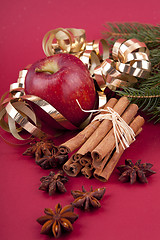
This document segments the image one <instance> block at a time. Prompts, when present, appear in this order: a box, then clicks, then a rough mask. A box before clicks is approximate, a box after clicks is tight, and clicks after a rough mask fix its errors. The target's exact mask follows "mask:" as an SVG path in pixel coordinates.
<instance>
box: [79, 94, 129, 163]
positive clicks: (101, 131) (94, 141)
mask: <svg viewBox="0 0 160 240" xmlns="http://www.w3.org/2000/svg"><path fill="white" fill-rule="evenodd" d="M129 103H130V102H129V100H128V98H127V97H121V98H120V99H119V100H118V101H117V103H116V104H115V105H114V106H113V110H114V111H116V112H117V113H118V114H119V115H121V114H122V113H123V112H124V111H125V109H126V108H127V106H128V105H129ZM93 122H94V121H93ZM112 126H113V124H112V121H111V120H109V119H105V120H103V121H102V122H101V123H100V124H99V126H98V127H97V129H96V130H95V131H94V132H93V133H92V135H91V136H90V137H89V138H88V139H87V141H86V142H85V143H84V144H83V145H82V146H81V148H80V149H79V150H78V151H77V153H76V154H75V159H77V160H78V159H79V160H80V158H81V157H82V156H83V155H85V154H86V153H87V152H92V151H93V150H94V149H95V147H96V146H97V145H98V144H99V143H100V142H101V140H102V139H103V138H104V137H105V136H106V135H107V133H108V132H109V131H110V129H111V128H112Z"/></svg>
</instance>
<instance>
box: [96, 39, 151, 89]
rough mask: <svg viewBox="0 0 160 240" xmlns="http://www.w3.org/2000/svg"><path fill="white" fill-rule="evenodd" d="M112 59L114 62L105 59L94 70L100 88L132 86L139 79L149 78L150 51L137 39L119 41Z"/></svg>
mask: <svg viewBox="0 0 160 240" xmlns="http://www.w3.org/2000/svg"><path fill="white" fill-rule="evenodd" d="M112 57H113V60H111V59H105V60H104V61H103V62H102V63H101V64H100V65H99V66H97V67H96V68H95V69H94V76H95V79H96V81H97V83H98V85H99V86H100V88H104V87H107V86H108V87H110V88H111V89H116V87H120V86H131V84H133V83H136V82H137V78H147V77H148V76H149V74H150V71H151V63H150V61H149V50H148V48H147V46H146V45H145V43H143V42H140V41H138V40H137V39H129V40H127V41H126V40H124V39H119V40H117V41H116V42H115V44H114V45H113V49H112ZM136 77H137V78H136Z"/></svg>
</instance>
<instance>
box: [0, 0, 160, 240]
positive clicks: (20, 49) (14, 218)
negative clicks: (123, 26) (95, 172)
mask: <svg viewBox="0 0 160 240" xmlns="http://www.w3.org/2000/svg"><path fill="white" fill-rule="evenodd" d="M159 9H160V3H159V0H153V1H137V0H135V1H132V2H131V1H126V0H125V1H117V0H115V1H106V0H99V1H93V0H92V1H91V0H87V1H81V2H80V1H77V2H76V1H72V0H70V1H69V0H68V1H64V0H61V1H57V0H45V1H40V0H21V1H20V0H16V1H15V0H12V1H9V0H5V1H3V2H1V7H0V32H1V37H0V54H1V55H0V81H1V88H0V95H2V94H3V93H4V92H5V91H7V90H8V89H9V85H10V84H11V83H13V82H16V79H17V77H18V72H19V70H21V69H23V68H24V67H25V66H26V65H28V64H29V63H33V62H35V61H36V60H38V59H40V58H43V57H44V53H43V51H42V47H41V42H42V38H43V36H44V35H45V33H46V32H47V31H49V30H51V29H54V28H57V27H64V28H65V27H69V28H70V27H75V28H84V29H85V30H86V35H87V40H92V39H97V38H100V37H101V36H102V35H101V33H102V31H104V24H105V23H106V22H117V21H118V22H126V21H129V22H133V21H136V22H141V23H150V24H159V23H160V15H159ZM2 133H3V132H2ZM4 136H5V134H4ZM66 138H67V136H65V137H61V138H60V139H57V140H56V143H57V144H59V143H60V142H63V141H64V140H65V139H66ZM0 141H1V142H0V146H1V150H0V151H1V154H0V161H1V163H0V213H1V217H0V236H1V239H2V240H8V239H16V240H20V239H23V240H32V239H34V240H41V239H45V240H46V239H49V237H47V236H44V235H41V234H40V228H41V226H40V225H39V224H38V223H37V222H36V219H37V218H38V217H39V216H41V215H43V210H44V208H45V207H50V208H54V206H55V204H57V203H58V202H60V203H61V204H62V205H63V206H64V205H67V204H69V203H70V202H71V201H72V200H73V199H72V196H71V194H70V191H71V189H74V190H76V189H80V188H81V186H82V185H84V186H85V188H86V189H89V188H90V186H91V185H92V186H93V188H96V187H102V186H105V187H106V194H105V196H104V198H103V199H102V200H101V204H102V207H101V208H100V209H98V210H95V211H93V212H90V213H84V212H82V211H80V210H75V211H76V212H77V213H78V214H79V219H78V220H77V221H76V222H75V223H74V231H73V232H72V233H71V234H66V235H65V236H62V237H61V238H60V239H66V240H67V239H72V240H74V239H76V240H79V239H84V240H86V239H95V240H96V239H102V240H104V239H109V240H116V239H119V240H122V239H130V240H135V239H146V240H149V239H154V240H157V239H159V235H160V204H159V202H160V191H159V185H160V176H159V173H160V170H159V169H160V159H159V147H160V125H159V124H157V125H153V122H151V123H145V126H144V129H143V131H142V133H141V134H140V136H139V137H138V138H137V140H136V142H134V144H132V146H131V147H130V148H129V149H127V150H126V151H125V153H124V155H123V156H122V157H121V159H120V162H119V163H118V165H120V164H122V163H124V160H125V158H131V159H132V160H133V161H134V162H135V161H136V160H138V159H142V162H151V163H152V164H154V166H153V170H155V171H156V172H157V173H156V174H155V175H153V176H151V177H150V178H149V179H148V180H149V183H148V184H145V185H144V184H139V183H136V184H134V185H130V184H129V183H126V184H122V183H120V182H119V181H118V176H119V175H118V171H117V170H116V169H115V171H114V172H113V174H112V176H111V178H110V179H109V181H108V182H107V183H101V182H99V181H97V180H95V179H91V180H87V179H85V178H84V177H82V176H80V177H77V178H70V181H69V182H68V183H67V184H66V188H67V193H66V194H64V195H62V194H61V195H58V194H57V195H55V196H53V197H49V195H47V194H46V193H45V192H42V191H39V190H38V187H39V184H40V181H39V179H40V177H42V176H46V175H48V173H49V171H48V170H47V171H45V170H42V169H41V168H40V167H39V166H38V165H36V164H35V163H34V160H33V159H31V158H30V157H25V156H22V153H23V152H24V150H25V149H26V146H23V145H22V146H18V147H14V146H11V145H8V144H6V143H5V142H4V141H3V140H0Z"/></svg>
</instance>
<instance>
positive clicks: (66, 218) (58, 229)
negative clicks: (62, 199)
mask: <svg viewBox="0 0 160 240" xmlns="http://www.w3.org/2000/svg"><path fill="white" fill-rule="evenodd" d="M44 213H45V214H46V215H44V216H41V217H39V218H38V219H37V222H38V223H40V224H41V225H43V226H42V229H41V233H42V234H53V235H54V237H55V238H58V237H60V235H61V233H62V232H63V231H72V230H73V226H72V223H74V222H75V221H76V220H77V218H78V215H77V214H76V213H75V212H74V207H73V206H72V205H67V206H65V207H63V208H62V206H61V204H59V203H58V204H57V205H56V207H55V211H53V210H52V209H50V208H45V209H44Z"/></svg>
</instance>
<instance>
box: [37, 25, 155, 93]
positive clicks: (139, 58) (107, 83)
mask: <svg viewBox="0 0 160 240" xmlns="http://www.w3.org/2000/svg"><path fill="white" fill-rule="evenodd" d="M100 44H101V45H102V49H103V51H102V55H101V54H100ZM42 47H43V50H44V53H45V54H46V56H51V55H54V54H55V53H58V52H67V53H70V54H74V55H75V56H77V57H79V58H80V59H81V60H82V62H83V63H84V64H86V65H87V67H88V69H89V70H90V73H91V76H92V77H93V78H94V79H95V80H96V82H97V83H98V85H99V87H100V89H101V91H102V92H103V91H104V90H105V88H106V87H109V88H111V89H113V90H115V89H116V88H117V87H120V86H131V85H132V84H133V83H136V82H137V78H136V77H138V78H147V77H148V76H149V73H150V71H151V63H150V61H149V50H148V48H147V46H146V45H145V43H143V42H140V41H138V40H137V39H129V40H127V41H126V40H125V39H118V40H117V41H116V42H115V44H114V45H113V48H112V58H113V59H110V58H109V46H108V44H107V42H106V41H105V40H104V39H101V40H95V41H92V42H87V41H86V35H85V30H83V29H75V28H66V29H64V28H57V29H55V30H51V31H49V32H48V33H46V35H45V36H44V38H43V41H42Z"/></svg>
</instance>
